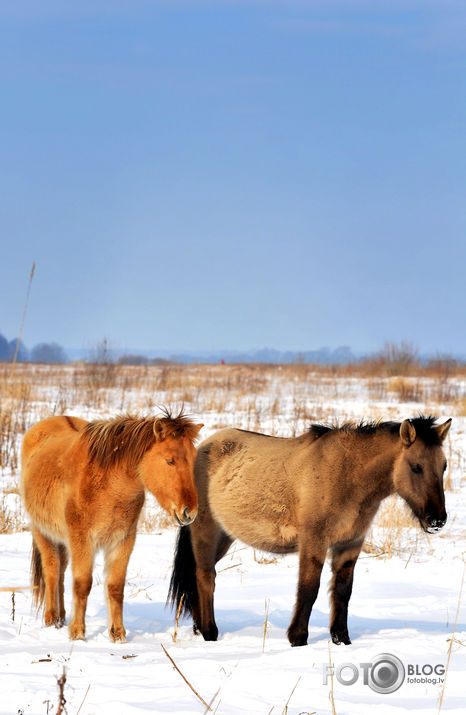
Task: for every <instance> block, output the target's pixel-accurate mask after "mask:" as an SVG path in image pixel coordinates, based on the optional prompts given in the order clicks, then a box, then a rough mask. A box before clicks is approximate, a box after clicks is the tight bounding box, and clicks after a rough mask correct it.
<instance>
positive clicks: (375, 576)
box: [0, 368, 466, 715]
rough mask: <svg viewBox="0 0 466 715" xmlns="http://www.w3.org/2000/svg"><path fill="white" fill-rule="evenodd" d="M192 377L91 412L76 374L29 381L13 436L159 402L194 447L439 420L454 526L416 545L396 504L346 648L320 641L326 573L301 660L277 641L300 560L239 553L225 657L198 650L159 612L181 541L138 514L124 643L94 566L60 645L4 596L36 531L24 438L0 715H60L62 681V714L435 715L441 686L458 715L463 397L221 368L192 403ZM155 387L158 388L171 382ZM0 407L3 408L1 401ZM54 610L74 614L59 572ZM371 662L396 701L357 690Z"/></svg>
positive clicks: (21, 595)
mask: <svg viewBox="0 0 466 715" xmlns="http://www.w3.org/2000/svg"><path fill="white" fill-rule="evenodd" d="M203 369H205V370H206V369H207V368H203ZM44 370H45V369H44ZM70 370H71V368H70ZM186 370H188V368H186ZM193 371H194V369H191V373H190V375H191V377H190V378H189V381H188V382H189V384H183V386H182V387H179V388H177V387H176V384H175V383H173V384H172V385H168V384H159V386H158V388H157V385H156V384H155V383H154V385H151V384H149V381H148V379H146V380H145V382H144V381H142V383H141V385H139V384H138V385H136V386H133V387H131V385H130V384H129V383H126V386H125V388H124V390H123V387H122V386H121V385H118V384H116V385H114V386H111V387H99V388H98V390H97V391H95V393H93V398H92V400H91V399H88V400H86V399H85V396H84V393H83V392H82V391H80V390H77V389H75V390H74V391H73V389H72V387H73V385H74V386H75V387H76V381H75V376H74V377H73V375H72V374H71V372H70V373H66V374H64V375H63V376H62V377H61V379H60V380H58V379H57V375H56V374H55V373H53V372H50V373H47V372H46V371H45V372H44V373H43V374H41V375H40V376H39V377H40V380H39V377H38V376H37V375H35V376H31V375H29V376H28V375H26V374H23V375H22V377H21V379H22V380H30V382H31V383H33V384H34V389H33V390H32V392H31V394H30V395H29V399H28V405H27V407H24V405H23V406H22V407H21V409H22V410H23V412H24V415H25V420H24V421H25V424H24V425H23V427H25V428H27V427H28V426H29V425H30V424H32V423H33V422H34V421H35V420H37V419H40V418H42V417H44V416H46V415H47V414H51V413H56V414H58V413H61V412H66V413H68V414H75V415H77V416H81V417H84V418H92V417H97V416H110V415H114V414H116V413H118V412H121V411H122V410H132V411H135V412H138V413H140V414H142V413H144V414H147V413H148V412H149V411H151V410H153V411H156V410H155V407H154V406H155V404H157V403H158V404H163V403H166V402H173V401H175V402H177V403H179V402H180V401H182V400H183V401H184V402H185V405H186V407H187V409H188V411H189V412H191V413H192V414H193V415H195V417H196V418H200V419H202V421H203V422H204V423H205V425H206V427H205V428H204V430H203V435H202V436H203V438H204V437H207V436H208V435H209V434H211V433H212V432H213V431H215V430H216V429H219V428H220V427H223V426H226V425H230V424H232V425H235V426H239V427H248V428H254V429H257V428H259V427H260V428H261V430H262V431H265V432H271V433H274V434H277V435H282V436H287V435H289V434H294V433H300V432H302V431H304V429H305V427H306V423H307V421H308V420H309V419H313V420H321V421H328V420H333V419H339V420H345V419H360V418H362V417H365V418H371V419H373V418H383V419H403V418H405V417H410V416H414V415H416V414H417V413H418V412H419V411H426V412H432V411H433V412H435V413H436V414H438V415H439V416H440V417H441V418H442V420H443V419H445V418H447V417H453V425H452V429H451V435H450V436H449V438H448V442H447V444H446V447H445V452H446V456H447V458H448V461H449V472H448V476H447V481H448V486H449V489H448V491H447V497H446V498H447V511H448V513H449V520H448V522H447V525H446V526H445V528H444V529H443V531H442V532H441V533H440V534H439V535H433V536H427V535H425V534H424V533H422V532H421V531H420V529H419V528H418V527H416V525H415V524H413V523H412V521H411V520H410V519H409V518H408V517H407V516H406V515H405V511H404V508H402V507H400V506H399V505H398V504H397V503H395V502H394V501H393V502H392V503H390V504H389V505H388V506H386V507H385V508H382V509H381V512H380V515H379V516H378V520H377V523H376V525H375V526H374V528H373V530H372V532H371V534H370V536H369V544H368V548H367V550H366V551H365V552H364V553H363V554H362V555H361V557H360V559H359V561H358V564H357V566H356V571H355V584H354V591H353V596H352V598H351V601H350V607H349V631H350V636H351V638H352V641H353V643H352V645H351V646H343V645H341V646H335V645H333V644H331V643H329V632H328V620H329V603H328V596H327V588H326V586H327V583H328V582H329V580H330V570H329V566H328V564H326V565H325V567H324V572H323V575H322V582H321V583H322V585H321V590H320V593H319V596H318V598H317V601H316V603H315V606H314V609H313V612H312V615H311V620H310V629H309V645H308V646H307V647H303V648H291V647H290V646H289V644H288V641H287V639H286V629H287V626H288V624H289V621H290V618H291V612H292V608H293V603H294V594H295V589H296V582H297V557H296V556H295V555H292V556H285V557H274V556H271V555H267V554H263V553H260V552H257V551H256V552H255V551H254V550H253V549H251V548H249V547H245V546H244V545H243V544H240V543H238V542H236V543H235V544H234V545H233V546H232V548H231V550H230V552H229V553H228V554H227V556H226V557H225V558H224V559H223V560H222V561H221V562H219V564H218V568H217V571H218V577H217V588H216V617H217V624H218V626H219V631H220V635H219V640H218V642H216V643H206V642H204V641H203V639H202V637H201V636H194V635H193V633H192V629H191V624H190V622H188V621H182V622H181V623H180V624H179V627H178V631H177V634H176V641H175V640H174V638H173V635H174V616H173V614H172V613H171V612H170V610H169V609H166V608H165V599H166V595H167V590H168V581H169V578H170V572H171V564H172V558H173V547H174V541H175V538H176V529H174V528H161V527H162V526H163V524H164V521H163V520H162V519H158V511H157V507H156V505H154V504H153V502H151V501H150V500H149V504H148V509H147V515H146V519H145V521H143V522H142V523H141V533H140V534H139V536H138V540H137V542H136V546H135V549H134V552H133V555H132V557H131V560H130V565H129V569H128V575H127V586H126V591H125V605H124V618H125V625H126V629H127V643H126V644H116V645H115V644H112V643H110V641H109V639H108V635H107V624H106V606H105V599H104V593H103V573H102V561H101V560H100V559H98V560H97V563H96V568H95V571H94V586H93V589H92V592H91V596H90V598H89V604H88V609H87V619H86V623H87V641H86V642H74V643H70V641H69V640H68V637H67V630H66V628H64V629H61V630H56V629H50V628H48V629H46V628H45V627H44V626H43V625H42V623H41V620H40V618H36V617H35V615H34V613H33V612H32V610H31V595H30V591H27V590H25V591H18V592H16V593H15V598H14V614H13V611H12V605H13V604H12V593H11V591H9V590H8V589H11V588H13V587H21V586H27V585H28V579H29V575H28V574H29V560H30V547H31V537H30V533H29V532H28V531H27V530H22V529H23V527H24V525H25V524H27V516H26V515H24V513H23V512H22V508H21V505H20V500H19V496H18V495H17V494H16V493H15V485H16V484H17V481H18V469H17V464H16V460H15V457H14V454H13V452H14V451H16V453H17V451H18V449H19V447H20V442H21V435H20V434H18V436H17V437H16V440H17V441H16V442H15V443H12V444H11V445H10V448H11V449H12V450H13V451H12V452H11V454H12V455H13V456H12V457H11V459H10V462H9V463H8V460H6V459H4V460H3V468H2V474H1V479H2V489H3V495H4V496H3V497H2V508H3V517H4V520H5V519H6V520H7V519H10V521H11V523H12V524H13V526H12V527H11V528H10V529H5V530H6V531H8V532H9V533H3V534H1V535H0V554H1V558H0V587H2V588H3V589H6V590H2V592H0V713H1V714H3V713H5V714H6V713H14V714H15V715H16V714H18V713H25V714H26V713H34V714H37V715H42V714H45V713H57V712H58V711H59V710H58V708H59V706H58V701H59V699H58V684H57V679H58V678H60V677H62V675H63V673H65V676H66V682H65V683H64V687H63V693H64V698H65V699H66V704H65V708H66V710H63V712H67V713H69V715H72V714H73V715H76V714H77V713H81V714H82V715H91V714H94V713H95V714H97V713H98V714H99V715H101V714H103V713H111V714H112V715H120V714H121V715H123V714H124V715H132V714H134V715H136V714H140V713H151V712H155V713H174V712H175V713H204V712H209V707H210V709H211V711H212V712H217V713H219V714H220V713H225V714H227V713H231V714H234V713H263V714H264V715H266V714H267V713H294V714H298V713H302V714H304V713H318V714H319V715H320V714H321V713H333V712H336V713H338V715H343V714H344V713H348V714H350V713H351V715H364V714H365V713H371V714H372V713H383V714H385V713H386V714H387V715H391V714H392V713H393V714H395V713H396V714H397V715H398V714H401V713H410V714H411V715H417V714H418V713H419V715H421V714H422V715H425V714H427V713H437V712H438V711H439V700H440V695H441V693H442V689H443V688H444V696H443V702H442V706H441V712H449V713H458V714H460V713H461V714H464V713H465V712H466V680H465V677H466V609H465V607H464V600H465V594H466V585H465V587H464V589H463V594H462V598H461V602H459V596H460V588H461V581H462V575H463V568H464V560H465V556H466V526H465V515H466V504H465V499H464V486H465V483H466V481H465V478H466V471H465V459H464V456H463V455H465V454H466V449H465V448H466V434H465V430H466V418H465V417H460V416H456V415H457V411H460V410H458V407H457V406H458V405H459V404H462V402H461V401H462V399H463V398H464V389H465V385H464V382H461V381H459V380H457V381H456V382H455V381H454V380H453V381H451V385H450V387H452V391H450V393H449V395H450V401H449V402H448V403H444V404H442V403H439V402H437V401H436V400H435V399H434V396H435V394H438V393H437V388H436V385H435V384H434V383H432V384H430V383H429V381H428V380H425V381H424V383H422V384H420V383H418V384H417V393H416V394H415V396H417V397H418V398H422V399H418V400H417V401H410V402H403V401H401V400H400V395H399V389H398V387H396V390H398V392H397V391H396V390H395V389H394V388H395V385H394V384H393V383H390V381H389V380H385V382H384V381H383V380H379V381H376V382H375V383H374V382H371V381H368V380H365V379H362V378H344V377H340V378H336V377H334V378H331V379H330V378H324V377H321V376H310V375H309V374H308V373H306V372H305V371H304V370H303V371H302V374H300V373H299V371H298V372H297V373H296V374H294V375H292V374H290V373H288V372H285V373H284V374H283V375H281V373H280V372H278V371H277V370H275V371H269V372H267V371H266V372H265V373H264V375H262V374H261V375H262V376H261V377H260V380H259V376H258V374H255V373H254V374H253V373H248V374H247V375H246V376H245V375H244V374H243V379H240V376H239V373H238V374H237V373H236V372H235V368H226V369H225V371H224V372H223V373H221V372H220V370H217V372H215V371H214V372H213V373H212V374H211V375H210V377H209V380H210V382H209V386H208V387H207V386H205V389H203V388H202V385H201V384H200V383H199V379H198V378H199V375H197V377H196V380H197V381H196V382H195V381H194V377H193V374H194V372H193ZM159 377H160V375H159ZM159 377H158V378H157V379H159ZM163 379H164V380H165V383H166V382H167V379H168V378H167V375H166V374H165V376H164V378H163ZM248 381H249V382H248ZM254 381H255V382H254ZM246 383H247V384H246ZM253 383H254V384H253ZM245 384H246V386H245V387H244V385H245ZM196 385H197V387H196ZM241 385H243V388H241ZM254 385H255V386H254ZM392 388H393V389H392ZM421 388H422V389H421ZM99 390H100V393H99V394H100V397H99V399H98V400H97V398H96V394H97V392H99ZM89 394H90V393H89ZM452 394H453V396H454V400H453V399H451V395H452ZM188 398H191V399H188ZM1 400H2V401H1V402H0V407H2V408H3V409H5V405H7V404H9V403H8V399H7V398H6V397H5V396H1ZM11 400H13V397H11ZM11 404H13V403H11ZM15 409H17V410H19V409H20V407H18V405H16V408H15ZM24 415H23V416H24ZM5 462H7V464H6V466H5ZM151 525H152V526H151ZM148 529H149V531H148ZM65 594H66V604H67V612H68V613H69V612H70V610H71V581H70V575H69V573H68V574H67V580H66V584H65ZM459 603H460V607H459V612H458V614H457V607H458V604H459ZM266 611H268V616H267V618H266ZM457 615H458V617H457V623H456V628H455V618H456V616H457ZM452 638H453V641H452ZM163 648H165V650H166V652H164V649H163ZM449 649H450V650H451V656H450V660H449V663H448V669H447V658H448V654H449ZM380 654H390V655H392V656H396V657H397V658H398V659H399V660H400V661H401V662H402V664H403V666H404V669H405V678H404V681H403V683H402V685H401V686H400V687H399V688H398V689H397V690H396V691H395V692H392V693H386V692H385V693H378V692H375V691H374V690H373V689H372V688H371V687H370V685H369V683H367V684H365V683H364V679H365V678H364V673H366V674H367V673H368V668H369V666H368V665H367V664H375V663H376V662H377V657H378V656H379V655H380ZM168 656H170V658H171V659H172V660H170V659H169V657H168ZM172 661H173V662H172ZM329 662H330V663H332V664H333V666H334V668H333V670H332V669H330V668H328V665H329ZM174 664H175V665H176V668H175V665H174ZM343 664H349V665H346V666H345V667H344V668H342V669H341V672H340V678H341V680H346V681H349V680H350V679H354V678H355V677H357V679H356V680H355V682H354V683H353V684H351V685H349V684H346V685H345V684H343V683H342V682H340V678H339V677H337V674H338V669H339V666H342V665H343ZM364 664H366V665H364ZM329 670H331V672H332V673H333V676H331V675H330V673H329ZM182 676H184V678H185V679H186V680H185V679H183V677H182ZM445 678H446V682H445V683H444V682H443V680H444V679H445ZM366 679H367V678H366ZM186 681H188V682H186ZM190 686H191V687H190ZM193 690H194V691H196V692H193ZM201 699H202V700H203V701H204V703H203V702H202V700H201Z"/></svg>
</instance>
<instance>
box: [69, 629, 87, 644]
mask: <svg viewBox="0 0 466 715" xmlns="http://www.w3.org/2000/svg"><path fill="white" fill-rule="evenodd" d="M69 636H70V641H85V640H86V638H85V635H84V630H83V629H82V628H77V627H76V626H70V631H69Z"/></svg>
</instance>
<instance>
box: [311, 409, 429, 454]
mask: <svg viewBox="0 0 466 715" xmlns="http://www.w3.org/2000/svg"><path fill="white" fill-rule="evenodd" d="M410 421H411V423H412V425H413V427H414V429H415V430H416V435H417V436H418V437H419V438H420V439H421V440H422V441H423V442H424V444H425V445H426V446H428V447H436V446H439V445H440V444H441V443H442V442H441V439H440V437H439V434H438V432H437V430H436V429H435V427H436V426H437V424H436V421H437V417H435V416H434V415H419V416H418V417H412V418H411V420H410ZM400 427H401V422H380V421H377V420H368V421H366V420H363V421H361V422H359V423H354V422H344V423H343V424H341V425H337V424H335V425H331V426H327V425H311V426H310V428H309V431H310V432H311V434H313V435H315V436H316V437H321V436H322V435H323V434H325V433H326V432H330V431H332V432H344V433H346V434H354V435H373V434H376V432H389V433H390V434H398V433H399V431H400Z"/></svg>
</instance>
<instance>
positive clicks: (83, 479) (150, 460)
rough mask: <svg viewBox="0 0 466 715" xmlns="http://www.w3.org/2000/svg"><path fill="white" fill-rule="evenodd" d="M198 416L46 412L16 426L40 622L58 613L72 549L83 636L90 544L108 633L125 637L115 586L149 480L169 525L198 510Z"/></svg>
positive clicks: (76, 620) (77, 626)
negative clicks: (97, 559) (100, 567)
mask: <svg viewBox="0 0 466 715" xmlns="http://www.w3.org/2000/svg"><path fill="white" fill-rule="evenodd" d="M201 427H202V425H197V424H194V423H193V422H191V421H190V420H189V419H188V418H187V417H186V416H184V415H183V414H182V413H180V414H179V415H177V416H176V417H173V416H172V415H171V414H170V412H169V411H168V410H166V411H165V413H164V415H163V416H161V417H158V418H150V419H145V418H135V417H131V416H124V417H118V418H117V419H113V420H102V421H97V422H86V421H85V420H82V419H79V418H77V417H66V416H64V417H51V418H50V419H46V420H43V421H42V422H39V423H38V424H36V425H35V426H34V427H32V428H31V429H30V430H29V431H28V432H27V433H26V435H25V437H24V441H23V450H22V494H23V499H24V504H25V506H26V509H27V511H28V512H29V515H30V517H31V521H32V538H33V542H32V546H33V550H32V561H31V573H32V581H33V585H34V586H35V587H36V589H35V591H34V593H35V603H36V605H37V607H38V609H40V608H41V607H42V605H43V602H44V598H45V625H46V626H52V625H55V626H57V627H59V626H62V625H63V624H64V622H65V606H64V599H63V596H64V594H63V578H64V573H65V569H66V567H67V563H68V555H69V554H70V555H71V568H72V572H73V596H74V598H73V601H74V612H73V616H72V618H71V621H70V625H69V634H70V638H71V639H72V640H75V639H83V638H84V634H85V624H84V616H85V612H86V605H87V598H88V595H89V592H90V590H91V585H92V569H93V562H94V555H95V552H96V550H98V549H99V548H102V549H103V550H104V553H105V569H106V574H107V584H106V586H107V599H108V609H109V634H110V638H111V640H112V641H114V642H116V641H120V642H124V641H125V635H126V631H125V629H124V626H123V590H124V584H125V577H126V569H127V566H128V561H129V557H130V555H131V552H132V550H133V546H134V541H135V538H136V526H137V522H138V517H139V514H140V512H141V509H142V506H143V503H144V490H145V489H148V490H149V491H150V492H152V494H154V496H155V497H156V498H157V500H158V501H159V503H160V505H161V506H162V507H163V508H164V509H165V510H166V511H168V512H169V513H170V514H171V515H172V516H173V518H174V519H175V520H176V522H177V523H178V524H189V523H191V522H192V521H193V519H194V518H195V517H196V514H197V492H196V487H195V485H194V475H193V466H194V460H195V456H196V450H195V447H194V445H193V440H194V439H195V438H196V436H197V434H198V432H199V430H200V428H201Z"/></svg>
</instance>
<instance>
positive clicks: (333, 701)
mask: <svg viewBox="0 0 466 715" xmlns="http://www.w3.org/2000/svg"><path fill="white" fill-rule="evenodd" d="M328 662H329V665H330V693H329V698H330V703H331V705H332V712H333V715H337V711H336V710H335V699H334V697H333V669H332V655H331V652H330V641H329V642H328Z"/></svg>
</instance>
